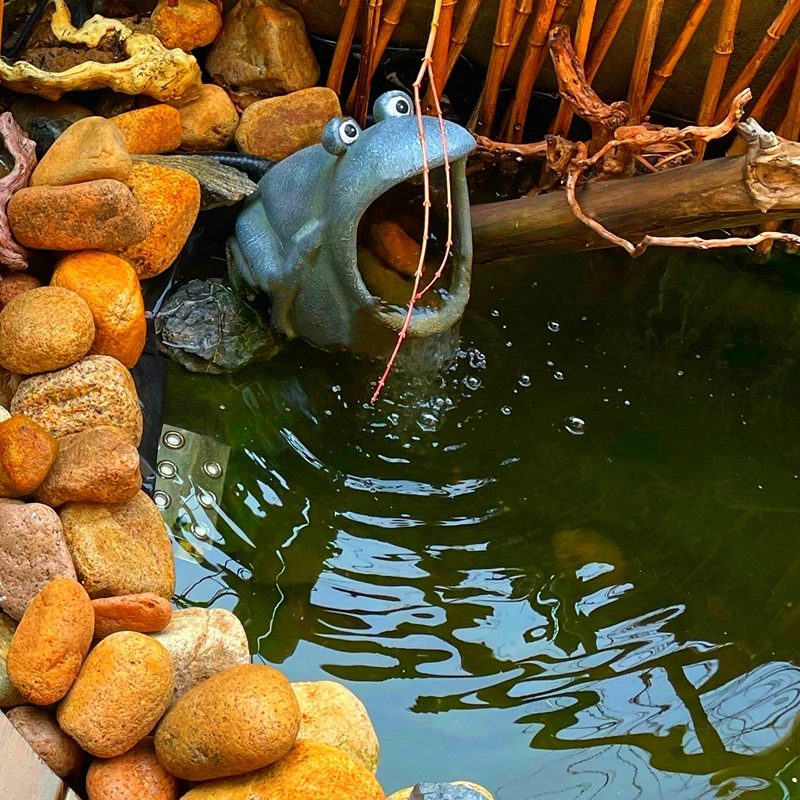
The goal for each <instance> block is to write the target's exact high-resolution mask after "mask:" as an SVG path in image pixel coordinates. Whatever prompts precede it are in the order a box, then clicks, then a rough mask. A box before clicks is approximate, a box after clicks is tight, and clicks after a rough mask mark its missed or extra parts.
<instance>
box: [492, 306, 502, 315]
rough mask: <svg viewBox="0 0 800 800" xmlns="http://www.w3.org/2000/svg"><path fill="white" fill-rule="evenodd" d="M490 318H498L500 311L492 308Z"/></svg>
mask: <svg viewBox="0 0 800 800" xmlns="http://www.w3.org/2000/svg"><path fill="white" fill-rule="evenodd" d="M492 316H493V317H499V316H500V311H499V309H497V308H493V309H492Z"/></svg>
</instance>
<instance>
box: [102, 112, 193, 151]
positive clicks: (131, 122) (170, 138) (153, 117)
mask: <svg viewBox="0 0 800 800" xmlns="http://www.w3.org/2000/svg"><path fill="white" fill-rule="evenodd" d="M109 123H111V124H114V125H116V127H117V128H118V129H119V130H120V131H121V132H122V135H123V138H124V140H125V145H126V147H127V148H128V152H129V153H134V154H136V155H147V154H149V153H150V154H152V153H171V152H172V151H173V150H177V149H178V148H179V147H180V146H181V136H182V134H183V127H182V125H181V115H180V114H179V113H178V111H177V110H176V109H174V108H173V107H172V106H168V105H166V104H164V103H158V104H156V105H153V106H147V107H146V108H135V109H134V110H133V111H126V112H125V113H124V114H118V115H117V116H116V117H111V119H110V120H109Z"/></svg>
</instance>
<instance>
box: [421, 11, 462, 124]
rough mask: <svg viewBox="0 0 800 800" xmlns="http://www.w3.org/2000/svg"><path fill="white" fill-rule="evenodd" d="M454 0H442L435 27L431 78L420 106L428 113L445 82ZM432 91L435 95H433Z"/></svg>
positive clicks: (439, 96) (440, 93)
mask: <svg viewBox="0 0 800 800" xmlns="http://www.w3.org/2000/svg"><path fill="white" fill-rule="evenodd" d="M455 4H456V0H442V10H441V13H440V15H439V26H438V27H437V28H436V39H435V40H434V42H433V51H432V54H431V70H432V71H433V80H432V81H429V82H428V89H427V91H426V93H425V99H424V100H423V102H422V108H423V110H424V111H425V113H426V114H430V113H431V112H432V111H433V109H434V108H435V107H436V100H438V99H440V98H441V96H442V92H443V91H444V87H445V83H446V82H447V53H448V51H449V49H450V33H451V31H452V29H453V11H454V8H455ZM434 91H435V92H436V97H434V96H433V95H434Z"/></svg>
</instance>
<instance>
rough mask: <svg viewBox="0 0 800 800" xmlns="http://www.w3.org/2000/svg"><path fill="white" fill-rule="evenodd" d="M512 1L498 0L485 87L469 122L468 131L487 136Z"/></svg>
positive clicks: (511, 18)
mask: <svg viewBox="0 0 800 800" xmlns="http://www.w3.org/2000/svg"><path fill="white" fill-rule="evenodd" d="M514 8H515V2H514V0H500V8H499V9H498V11H497V24H496V25H495V29H494V39H493V40H492V54H491V56H489V67H488V69H487V72H486V85H485V86H484V94H483V98H482V101H481V102H479V103H478V106H477V108H476V109H475V112H474V113H473V115H472V119H470V121H469V125H468V127H469V129H470V131H474V132H477V133H481V134H484V135H488V133H489V132H490V131H491V129H492V123H493V122H494V115H495V111H496V110H497V98H498V96H499V94H500V82H501V80H502V74H503V67H504V66H505V63H506V53H507V51H508V46H509V45H510V44H511V25H512V23H513V22H514Z"/></svg>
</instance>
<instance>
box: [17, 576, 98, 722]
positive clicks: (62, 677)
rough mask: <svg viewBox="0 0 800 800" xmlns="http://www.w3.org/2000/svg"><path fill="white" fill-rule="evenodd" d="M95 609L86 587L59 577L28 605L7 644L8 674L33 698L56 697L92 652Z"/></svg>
mask: <svg viewBox="0 0 800 800" xmlns="http://www.w3.org/2000/svg"><path fill="white" fill-rule="evenodd" d="M93 634H94V611H93V610H92V604H91V603H90V602H89V596H88V595H87V594H86V592H85V591H84V589H83V587H82V586H81V585H80V584H79V583H78V582H77V581H73V580H70V579H69V578H56V579H55V580H54V581H51V582H50V583H48V584H47V586H45V587H44V589H42V591H41V592H39V594H37V595H36V597H34V598H33V600H32V601H31V604H30V605H29V606H28V608H27V610H26V611H25V615H24V616H23V617H22V620H21V621H20V623H19V625H18V626H17V630H16V632H15V633H14V638H13V639H12V640H11V647H10V648H9V649H8V659H7V662H6V663H7V668H8V677H9V679H10V680H11V683H12V684H13V685H14V687H15V688H16V689H17V690H18V691H19V693H20V694H21V695H22V696H23V697H25V698H26V700H27V701H28V702H29V703H33V704H34V705H37V706H47V705H50V704H51V703H57V702H58V701H59V700H60V699H61V698H62V697H63V696H64V695H65V694H66V693H67V691H68V690H69V688H70V686H72V684H73V682H74V681H75V678H76V677H77V675H78V672H79V670H80V668H81V664H82V663H83V659H84V658H85V657H86V654H87V653H88V652H89V647H90V645H91V643H92V636H93Z"/></svg>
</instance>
